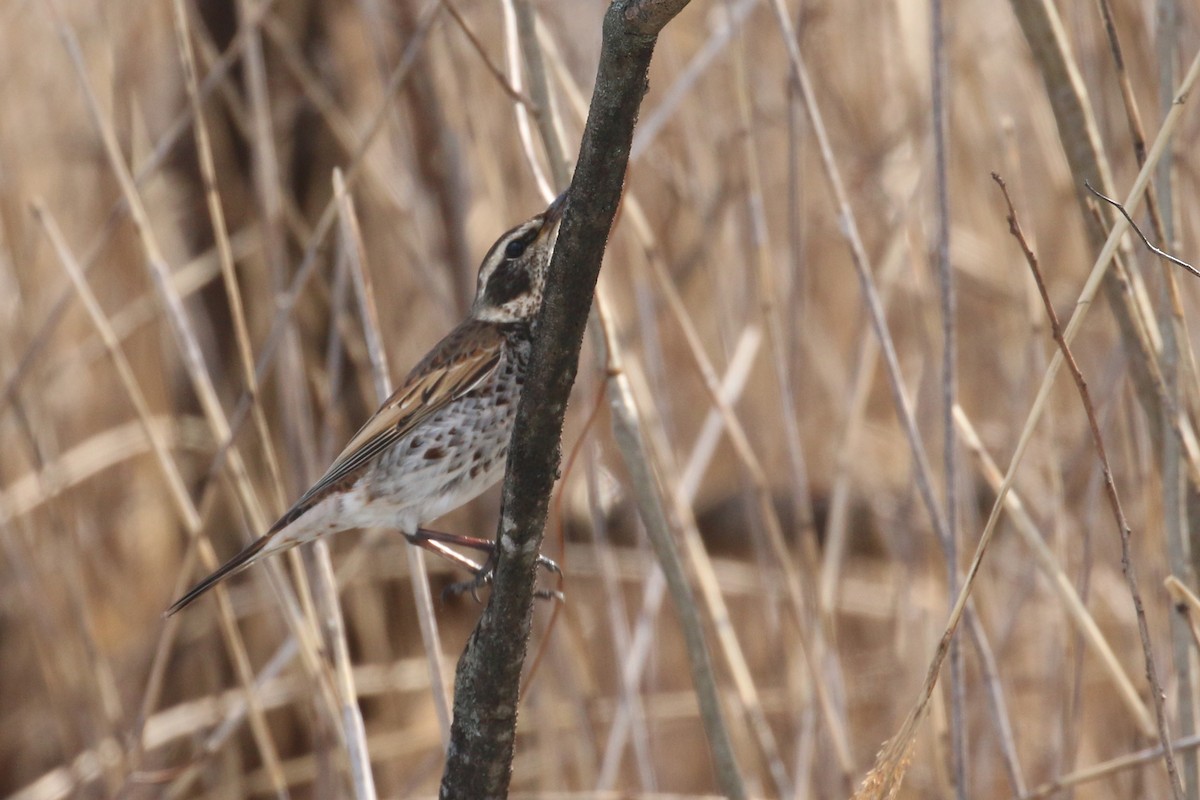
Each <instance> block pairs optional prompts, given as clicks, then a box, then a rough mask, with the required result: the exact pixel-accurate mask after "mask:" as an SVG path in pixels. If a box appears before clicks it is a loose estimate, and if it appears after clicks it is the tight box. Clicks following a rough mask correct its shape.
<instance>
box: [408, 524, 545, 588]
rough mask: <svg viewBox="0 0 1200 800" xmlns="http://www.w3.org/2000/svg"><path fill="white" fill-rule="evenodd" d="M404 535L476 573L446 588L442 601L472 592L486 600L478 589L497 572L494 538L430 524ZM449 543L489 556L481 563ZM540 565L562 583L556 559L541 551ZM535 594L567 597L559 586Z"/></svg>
mask: <svg viewBox="0 0 1200 800" xmlns="http://www.w3.org/2000/svg"><path fill="white" fill-rule="evenodd" d="M405 537H406V538H407V539H408V540H409V541H410V542H412V543H413V544H415V545H417V546H418V547H423V548H425V549H426V550H429V551H430V552H431V553H436V554H437V555H439V556H442V557H443V558H446V559H449V560H450V561H453V562H454V563H455V564H458V565H459V566H460V567H462V568H463V569H465V570H467V571H468V572H470V573H472V574H473V576H474V577H472V578H470V579H469V580H465V581H459V582H458V583H452V584H450V585H449V586H447V587H446V588H445V589H443V590H442V600H443V601H444V600H448V599H450V598H452V597H457V596H459V595H461V594H466V593H467V592H470V594H471V597H473V598H475V602H476V603H482V602H483V601H482V600H481V599H480V597H479V590H480V589H482V588H483V587H484V586H487V585H488V584H490V583H491V582H492V579H493V577H494V576H495V572H496V543H495V542H494V541H493V540H491V539H480V538H478V537H475V536H462V535H459V534H455V533H442V532H441V531H432V530H429V529H427V528H418V529H417V532H416V533H415V534H411V535H409V534H405ZM447 544H456V545H458V546H459V547H466V548H469V549H471V550H478V551H479V552H481V553H487V558H486V559H485V560H484V562H483V563H482V564H478V563H476V562H475V561H472V560H471V559H469V558H467V557H466V556H464V555H462V554H461V553H458V552H455V551H454V550H451V549H450V548H449V547H447V546H446V545H447ZM537 565H538V566H539V567H541V568H542V569H544V570H546V571H547V572H552V573H554V574H555V575H557V576H558V579H559V585H561V584H562V576H563V571H562V568H561V567H560V566H558V564H557V563H556V562H555V561H554V560H553V559H550V558H546V556H543V555H539V556H538V558H537ZM533 596H534V597H536V598H538V599H540V600H558V601H559V602H564V601H565V600H566V598H565V597H564V596H563V593H562V591H561V590H559V589H537V590H535V591H534V593H533Z"/></svg>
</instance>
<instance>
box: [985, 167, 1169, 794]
mask: <svg viewBox="0 0 1200 800" xmlns="http://www.w3.org/2000/svg"><path fill="white" fill-rule="evenodd" d="M992 180H994V181H995V182H996V183H997V184H998V185H999V186H1000V191H1001V192H1002V193H1003V194H1004V202H1005V204H1006V205H1007V206H1008V227H1009V230H1010V231H1011V233H1012V235H1013V237H1014V238H1016V240H1017V243H1018V244H1020V246H1021V252H1022V253H1023V254H1024V255H1025V260H1026V261H1027V262H1028V264H1029V269H1030V271H1031V272H1032V273H1033V279H1034V281H1035V282H1036V283H1037V287H1038V292H1039V294H1041V296H1042V302H1043V304H1044V305H1045V307H1046V316H1047V318H1048V319H1049V320H1050V331H1051V335H1052V336H1053V337H1054V342H1055V344H1057V345H1058V347H1059V350H1060V351H1061V352H1062V354H1063V360H1064V361H1065V362H1066V364H1067V368H1068V369H1069V370H1070V371H1071V377H1072V379H1074V381H1075V387H1076V388H1077V389H1078V390H1079V397H1080V400H1081V401H1082V403H1083V408H1084V411H1085V412H1086V414H1087V418H1088V426H1089V428H1090V429H1091V434H1092V441H1093V443H1094V444H1095V446H1096V455H1097V457H1098V458H1099V460H1100V467H1101V469H1102V470H1103V473H1104V489H1105V494H1106V495H1107V497H1108V502H1109V505H1110V506H1111V507H1112V514H1113V518H1114V519H1115V520H1116V523H1117V527H1118V529H1119V532H1120V534H1121V569H1122V571H1123V572H1124V574H1125V580H1126V582H1127V584H1128V587H1129V594H1130V596H1131V597H1132V599H1133V608H1134V611H1135V612H1136V614H1137V623H1138V634H1139V635H1140V636H1141V640H1142V654H1143V656H1144V658H1145V660H1146V679H1147V680H1148V681H1149V682H1150V693H1151V697H1152V698H1153V704H1154V714H1155V717H1156V718H1157V721H1158V737H1159V741H1160V742H1161V744H1162V748H1163V760H1164V762H1165V764H1166V768H1167V775H1168V776H1169V778H1170V783H1171V791H1172V794H1173V795H1174V797H1175V798H1176V800H1182V798H1183V784H1182V783H1181V782H1180V779H1179V774H1178V772H1177V771H1176V769H1175V758H1174V756H1173V755H1172V752H1171V739H1170V733H1169V731H1168V730H1167V715H1166V709H1165V708H1164V706H1163V690H1162V685H1161V684H1160V683H1159V681H1158V670H1157V668H1156V666H1155V662H1154V652H1153V645H1152V643H1151V641H1150V627H1149V624H1148V623H1147V622H1146V609H1145V607H1144V605H1143V603H1142V595H1141V592H1140V591H1139V589H1138V582H1137V574H1136V572H1135V571H1134V568H1133V561H1132V556H1131V553H1130V539H1131V538H1132V536H1133V533H1132V531H1131V530H1130V527H1129V522H1128V520H1127V519H1126V518H1125V511H1124V510H1123V509H1122V507H1121V501H1120V498H1119V497H1118V496H1117V487H1116V484H1115V483H1114V481H1113V477H1112V468H1111V467H1110V466H1109V463H1108V455H1107V453H1106V452H1105V447H1104V437H1103V436H1102V435H1101V434H1100V424H1099V423H1098V422H1097V421H1096V409H1095V407H1094V406H1093V404H1092V398H1091V393H1090V392H1089V391H1088V386H1087V381H1085V380H1084V377H1083V372H1082V371H1080V369H1079V365H1078V364H1076V363H1075V357H1074V356H1073V355H1072V354H1071V348H1070V346H1069V345H1068V344H1067V342H1066V339H1065V338H1064V336H1063V330H1062V326H1061V325H1060V324H1059V322H1058V314H1057V313H1056V312H1055V311H1054V303H1053V302H1052V301H1051V300H1050V293H1049V291H1047V289H1046V283H1045V281H1044V280H1043V279H1042V272H1041V269H1040V268H1039V267H1038V260H1037V256H1036V255H1034V252H1033V251H1032V250H1031V249H1030V248H1029V244H1028V243H1027V242H1026V241H1025V235H1024V234H1023V233H1022V232H1021V226H1020V223H1019V222H1018V221H1017V212H1016V211H1015V210H1014V209H1013V205H1012V200H1011V199H1009V196H1008V187H1007V186H1005V184H1004V180H1003V179H1002V178H1001V177H1000V176H999V175H997V174H996V173H994V172H993V173H992ZM1088 188H1089V189H1090V188H1091V187H1090V186H1089V187H1088ZM1093 191H1095V190H1093ZM1105 199H1107V198H1105ZM1122 210H1123V209H1122ZM1131 224H1132V221H1131Z"/></svg>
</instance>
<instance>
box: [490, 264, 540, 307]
mask: <svg viewBox="0 0 1200 800" xmlns="http://www.w3.org/2000/svg"><path fill="white" fill-rule="evenodd" d="M531 288H532V286H531V284H530V281H529V273H528V272H526V271H525V270H523V269H519V268H517V269H505V268H504V267H501V268H499V269H497V270H496V271H495V272H493V273H492V277H491V278H490V279H489V280H488V285H487V291H486V293H485V294H484V298H485V299H486V300H487V302H488V305H491V306H502V305H504V304H505V303H507V302H509V301H510V300H515V299H516V298H518V297H520V296H521V295H523V294H526V293H527V292H528V291H529V290H530V289H531Z"/></svg>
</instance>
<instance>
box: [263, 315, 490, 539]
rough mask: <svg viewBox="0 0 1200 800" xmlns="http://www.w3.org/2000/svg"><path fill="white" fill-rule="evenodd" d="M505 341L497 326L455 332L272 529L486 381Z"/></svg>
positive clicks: (462, 327) (474, 326) (470, 325)
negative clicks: (436, 413) (424, 421)
mask: <svg viewBox="0 0 1200 800" xmlns="http://www.w3.org/2000/svg"><path fill="white" fill-rule="evenodd" d="M503 342H504V339H503V336H502V335H501V334H500V333H499V332H498V331H496V330H495V328H494V327H492V326H490V325H484V324H481V323H475V322H473V321H468V322H466V323H464V324H462V325H460V326H459V327H457V328H455V329H454V330H453V331H451V332H450V334H449V335H447V336H446V338H444V339H442V341H440V342H438V344H437V345H436V346H435V347H434V348H433V350H431V351H430V352H429V354H428V355H427V356H426V357H425V358H424V360H422V361H421V363H420V364H418V365H417V366H416V367H415V368H413V371H412V372H410V373H409V374H408V377H407V378H405V379H404V383H402V384H401V385H400V387H399V388H397V389H396V391H395V392H393V393H392V396H391V397H389V398H388V399H387V401H386V402H385V403H384V404H383V405H382V406H380V408H379V410H378V411H376V412H375V414H374V416H372V417H371V418H370V419H368V420H367V422H366V424H364V425H363V426H362V428H360V429H359V431H358V433H356V434H354V438H352V439H351V440H350V443H349V444H347V445H346V448H345V449H344V450H342V452H341V454H340V455H339V456H338V457H337V459H336V460H334V462H333V464H332V465H331V466H330V467H329V471H328V472H326V473H325V475H324V477H322V478H321V480H319V481H317V483H316V484H314V485H313V487H312V488H311V489H309V490H308V491H307V492H305V493H304V496H303V497H301V498H300V499H299V500H298V501H297V502H296V504H295V505H294V506H292V508H291V510H289V511H288V513H286V514H284V515H283V518H282V519H280V521H279V522H278V523H276V525H275V527H274V528H273V530H278V529H279V528H282V527H285V526H286V525H288V524H290V523H291V522H293V521H294V520H295V519H296V518H298V517H299V516H300V515H301V514H303V513H304V512H305V511H307V510H308V508H309V507H310V506H311V505H312V501H313V500H315V499H318V498H320V497H321V496H322V495H323V494H324V493H325V492H326V491H328V490H329V489H330V487H333V486H335V485H337V484H338V483H339V482H340V481H342V480H344V479H345V478H347V477H348V476H350V475H352V474H354V473H356V472H357V471H358V470H360V469H362V468H363V467H364V466H365V465H366V464H368V463H369V462H370V461H371V459H373V458H374V457H375V456H377V455H378V454H379V453H381V452H383V451H384V450H385V449H387V448H388V447H389V446H390V445H392V444H394V443H395V442H397V441H399V440H400V439H401V438H402V437H403V436H405V435H406V434H408V433H409V432H411V431H412V430H413V429H414V428H415V427H416V426H417V425H419V424H420V423H421V422H422V421H423V420H425V419H426V418H428V417H429V416H430V415H432V414H433V413H435V412H437V411H438V410H440V409H441V408H443V407H445V406H446V404H448V403H450V402H451V401H453V400H456V399H458V398H460V397H462V396H463V395H465V394H467V393H469V392H470V391H471V390H473V389H475V388H476V387H478V386H479V385H480V384H482V383H483V382H484V381H485V380H487V379H488V377H490V376H491V375H492V373H494V372H495V371H496V368H497V367H498V366H499V364H500V355H501V346H502V345H503ZM281 523H282V524H281Z"/></svg>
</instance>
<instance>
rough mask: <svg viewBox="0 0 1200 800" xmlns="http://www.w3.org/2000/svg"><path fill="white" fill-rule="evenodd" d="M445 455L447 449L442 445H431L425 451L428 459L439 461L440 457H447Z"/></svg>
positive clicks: (425, 457) (425, 456)
mask: <svg viewBox="0 0 1200 800" xmlns="http://www.w3.org/2000/svg"><path fill="white" fill-rule="evenodd" d="M445 457H446V451H445V450H443V449H442V448H440V447H431V448H429V449H428V450H426V451H425V455H424V459H425V460H426V461H437V460H438V459H441V458H445Z"/></svg>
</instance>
